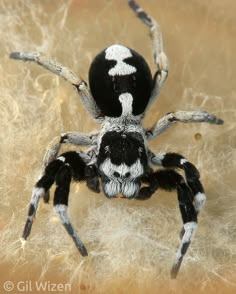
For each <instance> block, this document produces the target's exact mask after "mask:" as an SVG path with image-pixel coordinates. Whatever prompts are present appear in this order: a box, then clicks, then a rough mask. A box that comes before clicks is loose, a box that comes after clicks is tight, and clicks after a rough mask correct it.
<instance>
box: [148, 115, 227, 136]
mask: <svg viewBox="0 0 236 294" xmlns="http://www.w3.org/2000/svg"><path fill="white" fill-rule="evenodd" d="M177 122H181V123H203V122H205V123H210V124H215V125H222V124H223V123H224V121H223V120H222V119H220V118H217V117H216V116H215V115H213V114H211V113H208V112H206V111H176V112H170V113H167V114H166V115H165V116H163V117H162V118H161V119H159V120H158V121H157V122H156V123H155V124H154V125H153V127H152V128H150V129H148V130H146V139H147V140H153V139H154V138H156V137H157V136H159V135H160V134H162V133H164V132H165V131H166V130H167V129H169V128H170V127H171V126H172V125H174V124H175V123H177Z"/></svg>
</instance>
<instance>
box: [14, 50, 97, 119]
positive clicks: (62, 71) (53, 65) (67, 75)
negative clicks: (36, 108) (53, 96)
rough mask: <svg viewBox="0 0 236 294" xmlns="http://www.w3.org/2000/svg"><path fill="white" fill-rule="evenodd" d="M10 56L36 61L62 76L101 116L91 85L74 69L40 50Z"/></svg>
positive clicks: (92, 109) (90, 108)
mask: <svg viewBox="0 0 236 294" xmlns="http://www.w3.org/2000/svg"><path fill="white" fill-rule="evenodd" d="M10 58H12V59H17V60H23V61H32V62H35V63H37V64H39V65H41V66H42V67H44V68H46V69H47V70H49V71H51V72H52V73H54V74H56V75H58V76H60V77H62V78H63V79H65V80H66V81H68V82H69V83H71V84H72V85H73V86H74V87H75V88H76V89H77V91H78V92H79V94H80V96H81V99H82V102H83V104H84V106H85V108H86V109H87V110H88V112H89V113H90V114H91V115H92V116H93V117H94V118H95V119H98V118H101V111H100V109H99V108H98V106H97V104H96V102H95V100H94V99H93V96H92V94H91V92H90V90H89V87H88V85H87V83H86V82H85V81H83V80H82V79H80V78H79V77H78V76H77V75H76V74H75V73H74V72H73V71H72V70H70V69H69V68H67V67H65V66H64V65H62V64H60V63H58V62H57V61H56V60H55V59H53V58H51V57H49V56H46V55H44V54H42V53H39V52H12V53H11V54H10Z"/></svg>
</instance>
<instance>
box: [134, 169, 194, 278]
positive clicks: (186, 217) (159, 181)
mask: <svg viewBox="0 0 236 294" xmlns="http://www.w3.org/2000/svg"><path fill="white" fill-rule="evenodd" d="M142 180H143V181H144V182H145V183H146V184H149V186H148V187H143V188H142V189H141V190H140V193H139V194H138V195H137V196H136V197H135V198H136V199H138V200H144V199H147V198H150V197H151V195H152V194H153V193H154V192H155V191H156V190H157V189H158V188H160V189H163V190H166V191H172V190H177V195H178V202H179V209H180V212H181V216H182V219H183V223H184V232H183V235H182V237H181V243H180V246H179V249H178V251H177V253H176V259H175V262H174V264H173V266H172V268H171V278H172V279H175V278H176V277H177V274H178V272H179V269H180V266H181V263H182V261H183V258H184V255H185V254H186V252H187V250H188V247H189V245H190V242H191V240H192V237H193V234H194V232H195V231H196V229H197V211H196V209H195V207H194V205H193V195H192V191H191V189H190V187H189V186H188V185H187V184H186V182H185V180H184V178H183V177H182V176H181V175H180V174H178V173H177V172H175V171H174V170H161V171H156V172H150V173H149V174H147V175H146V176H145V177H144V178H143V179H142Z"/></svg>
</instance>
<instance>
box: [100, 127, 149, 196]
mask: <svg viewBox="0 0 236 294" xmlns="http://www.w3.org/2000/svg"><path fill="white" fill-rule="evenodd" d="M98 168H99V172H100V175H101V180H102V187H103V191H104V194H105V195H106V196H107V197H116V196H117V195H118V194H122V195H123V196H124V197H126V198H134V197H135V195H136V194H137V193H138V191H139V189H140V185H141V180H140V177H141V176H142V175H143V174H144V173H145V170H146V169H147V155H146V149H145V145H144V141H143V138H142V136H141V135H140V134H139V133H137V132H130V133H123V132H116V131H111V132H107V133H106V134H105V135H104V136H103V137H102V141H101V145H100V149H99V154H98Z"/></svg>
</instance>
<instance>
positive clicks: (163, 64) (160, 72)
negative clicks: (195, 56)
mask: <svg viewBox="0 0 236 294" xmlns="http://www.w3.org/2000/svg"><path fill="white" fill-rule="evenodd" d="M128 4H129V6H130V8H131V9H132V10H133V11H134V12H135V14H136V15H137V17H138V18H139V19H140V20H141V21H142V22H143V23H144V24H146V25H147V26H148V27H149V28H150V33H151V39H152V49H153V55H154V62H155V64H156V67H157V71H156V73H155V75H154V81H153V85H154V86H153V90H152V94H151V98H150V101H149V105H148V106H150V105H151V103H152V102H153V100H154V99H155V98H156V97H157V96H158V95H159V93H160V90H161V88H162V86H163V85H164V82H165V80H166V78H167V76H168V70H169V63H168V58H167V56H166V54H165V52H164V49H163V39H162V33H161V29H160V26H159V24H158V23H157V22H156V21H155V20H154V19H153V18H152V17H151V16H150V15H148V14H147V13H146V12H145V11H144V10H143V9H142V8H141V7H140V6H139V4H138V3H137V2H136V1H134V0H128Z"/></svg>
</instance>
